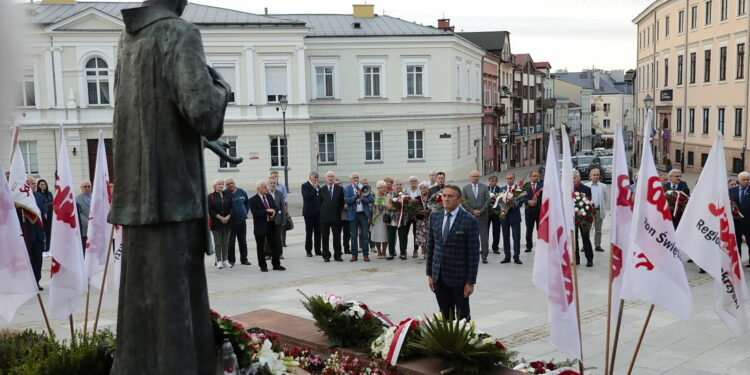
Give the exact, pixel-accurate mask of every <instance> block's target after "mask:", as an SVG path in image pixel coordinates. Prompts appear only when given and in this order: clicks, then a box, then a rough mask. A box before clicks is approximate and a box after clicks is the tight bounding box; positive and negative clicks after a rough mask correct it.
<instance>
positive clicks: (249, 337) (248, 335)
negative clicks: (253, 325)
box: [242, 332, 253, 341]
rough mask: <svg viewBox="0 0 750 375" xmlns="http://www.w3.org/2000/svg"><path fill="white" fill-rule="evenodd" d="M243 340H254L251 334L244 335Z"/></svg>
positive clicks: (245, 333)
mask: <svg viewBox="0 0 750 375" xmlns="http://www.w3.org/2000/svg"><path fill="white" fill-rule="evenodd" d="M242 338H243V339H245V340H247V341H251V340H252V339H253V337H252V336H250V334H249V333H247V332H244V333H242Z"/></svg>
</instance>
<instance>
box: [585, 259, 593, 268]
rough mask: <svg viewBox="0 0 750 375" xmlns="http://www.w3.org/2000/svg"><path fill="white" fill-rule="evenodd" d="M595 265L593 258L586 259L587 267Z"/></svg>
mask: <svg viewBox="0 0 750 375" xmlns="http://www.w3.org/2000/svg"><path fill="white" fill-rule="evenodd" d="M593 266H594V261H593V260H591V259H589V260H587V261H586V267H593Z"/></svg>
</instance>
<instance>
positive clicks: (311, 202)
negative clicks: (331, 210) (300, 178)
mask: <svg viewBox="0 0 750 375" xmlns="http://www.w3.org/2000/svg"><path fill="white" fill-rule="evenodd" d="M300 190H301V191H302V216H318V214H320V200H318V190H317V189H315V186H313V185H312V184H311V183H310V181H307V182H305V183H304V184H302V187H301V188H300Z"/></svg>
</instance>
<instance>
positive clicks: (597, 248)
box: [594, 246, 604, 253]
mask: <svg viewBox="0 0 750 375" xmlns="http://www.w3.org/2000/svg"><path fill="white" fill-rule="evenodd" d="M594 251H598V252H600V253H603V252H604V249H602V247H601V246H597V247H596V249H594Z"/></svg>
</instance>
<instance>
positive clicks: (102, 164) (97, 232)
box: [85, 130, 112, 288]
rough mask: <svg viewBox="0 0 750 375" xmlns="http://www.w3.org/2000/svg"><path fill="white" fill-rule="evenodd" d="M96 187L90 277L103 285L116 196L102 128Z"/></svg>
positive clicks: (88, 252)
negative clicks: (112, 190) (110, 178)
mask: <svg viewBox="0 0 750 375" xmlns="http://www.w3.org/2000/svg"><path fill="white" fill-rule="evenodd" d="M93 184H94V190H93V194H92V197H91V210H90V212H89V217H88V221H89V228H88V237H87V240H86V259H85V265H86V278H87V279H88V281H89V283H90V284H91V286H93V287H95V288H101V287H102V277H103V276H104V265H105V262H106V261H107V250H108V249H109V246H107V245H109V244H108V243H107V241H108V240H109V235H110V233H111V232H112V224H109V223H108V222H107V215H109V207H110V205H111V203H112V196H111V194H110V191H111V190H110V188H109V170H108V168H107V153H106V151H105V149H104V135H103V134H102V131H101V130H99V146H98V147H97V150H96V169H95V171H94V181H93Z"/></svg>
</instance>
